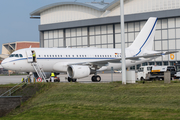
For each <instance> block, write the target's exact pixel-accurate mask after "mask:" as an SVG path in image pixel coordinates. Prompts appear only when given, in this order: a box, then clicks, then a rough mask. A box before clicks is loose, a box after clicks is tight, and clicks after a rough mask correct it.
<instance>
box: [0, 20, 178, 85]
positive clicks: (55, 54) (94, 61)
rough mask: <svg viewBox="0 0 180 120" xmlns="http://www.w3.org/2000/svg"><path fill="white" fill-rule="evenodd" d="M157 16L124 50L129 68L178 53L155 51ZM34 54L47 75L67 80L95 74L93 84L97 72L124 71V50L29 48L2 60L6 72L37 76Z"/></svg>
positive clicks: (96, 79) (97, 78)
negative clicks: (122, 64) (122, 53)
mask: <svg viewBox="0 0 180 120" xmlns="http://www.w3.org/2000/svg"><path fill="white" fill-rule="evenodd" d="M156 24H157V18H156V17H150V18H149V19H148V21H147V22H146V24H145V25H144V27H143V28H142V30H141V31H140V33H139V34H138V36H137V37H136V39H135V40H134V42H133V43H132V44H131V45H130V46H129V47H127V48H126V49H125V56H126V58H125V59H126V67H130V66H134V65H137V64H141V63H144V62H147V61H151V60H152V59H154V58H157V57H159V56H162V55H167V54H171V53H176V52H178V51H167V52H157V51H153V50H152V48H153V42H154V36H155V28H156ZM32 51H35V53H36V62H37V63H38V65H39V66H40V68H41V69H43V70H44V72H55V73H67V75H68V81H69V82H70V81H73V82H76V80H77V79H80V78H84V77H87V76H89V75H90V74H94V75H93V76H92V78H91V80H92V81H93V82H100V81H101V77H100V76H99V75H97V72H98V71H106V70H111V67H113V69H114V70H119V69H121V49H107V48H106V49H105V48H104V49H102V48H26V49H20V50H17V51H15V52H13V53H12V54H11V55H10V56H9V57H8V58H6V59H4V60H3V61H2V63H1V64H2V66H3V68H5V69H8V70H13V71H20V72H33V73H34V74H35V73H36V71H35V69H34V68H33V66H32V62H33V57H32Z"/></svg>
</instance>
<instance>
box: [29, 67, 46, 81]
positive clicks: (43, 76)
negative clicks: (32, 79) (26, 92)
mask: <svg viewBox="0 0 180 120" xmlns="http://www.w3.org/2000/svg"><path fill="white" fill-rule="evenodd" d="M32 66H33V67H34V69H35V71H36V73H37V74H38V76H39V77H40V78H42V79H43V80H44V81H45V80H46V74H45V73H44V71H43V69H42V68H40V66H39V65H38V63H32Z"/></svg>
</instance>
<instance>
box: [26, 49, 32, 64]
mask: <svg viewBox="0 0 180 120" xmlns="http://www.w3.org/2000/svg"><path fill="white" fill-rule="evenodd" d="M26 55H27V61H28V63H32V62H33V56H32V51H31V50H28V51H26Z"/></svg>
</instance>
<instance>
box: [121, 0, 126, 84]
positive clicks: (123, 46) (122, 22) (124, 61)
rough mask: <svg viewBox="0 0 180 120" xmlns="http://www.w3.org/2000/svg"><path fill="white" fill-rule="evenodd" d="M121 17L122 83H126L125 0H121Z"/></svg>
mask: <svg viewBox="0 0 180 120" xmlns="http://www.w3.org/2000/svg"><path fill="white" fill-rule="evenodd" d="M120 8H121V9H120V19H121V61H122V62H121V66H122V84H126V60H125V57H126V56H125V39H124V0H120Z"/></svg>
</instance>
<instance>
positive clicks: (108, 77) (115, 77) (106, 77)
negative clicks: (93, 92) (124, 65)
mask: <svg viewBox="0 0 180 120" xmlns="http://www.w3.org/2000/svg"><path fill="white" fill-rule="evenodd" d="M98 75H100V76H101V82H105V83H106V82H112V81H121V80H122V79H121V73H113V74H111V73H106V74H98ZM91 76H92V75H89V76H88V77H85V78H82V79H77V82H80V83H92V81H91ZM58 77H60V82H68V81H67V79H66V78H67V77H68V76H67V75H66V74H62V75H58ZM22 78H27V75H12V76H11V75H10V76H0V84H10V83H12V84H17V83H20V82H21V79H22ZM95 83H97V82H95Z"/></svg>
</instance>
